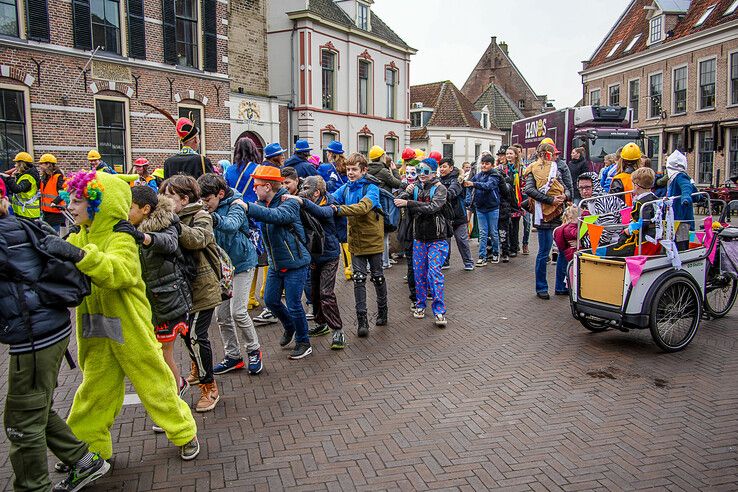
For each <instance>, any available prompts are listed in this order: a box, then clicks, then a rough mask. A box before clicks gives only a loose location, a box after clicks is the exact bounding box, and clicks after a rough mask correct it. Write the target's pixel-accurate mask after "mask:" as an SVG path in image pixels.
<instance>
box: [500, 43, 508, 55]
mask: <svg viewBox="0 0 738 492" xmlns="http://www.w3.org/2000/svg"><path fill="white" fill-rule="evenodd" d="M499 46H500V49H501V50H502V52H503V53H505V54H506V55H507V43H506V42H504V41H502V42H500V45H499Z"/></svg>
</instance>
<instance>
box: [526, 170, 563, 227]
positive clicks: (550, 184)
mask: <svg viewBox="0 0 738 492" xmlns="http://www.w3.org/2000/svg"><path fill="white" fill-rule="evenodd" d="M546 166H548V168H546ZM557 171H558V165H557V164H556V163H555V162H551V161H544V160H541V159H539V160H537V161H536V162H535V163H534V164H533V165H531V166H530V167H529V168H528V169H526V173H533V177H534V178H535V180H536V186H538V191H539V192H541V193H542V194H544V195H548V194H549V192H551V196H557V195H563V194H564V192H565V190H564V186H563V185H562V184H561V183H559V181H558V180H557V179H556V174H557ZM534 201H535V204H534V213H533V224H534V225H536V226H538V225H540V224H541V222H542V221H543V215H544V208H545V209H546V210H545V213H551V212H553V211H554V210H555V209H556V208H557V206H556V205H549V204H547V203H541V202H539V201H537V200H534Z"/></svg>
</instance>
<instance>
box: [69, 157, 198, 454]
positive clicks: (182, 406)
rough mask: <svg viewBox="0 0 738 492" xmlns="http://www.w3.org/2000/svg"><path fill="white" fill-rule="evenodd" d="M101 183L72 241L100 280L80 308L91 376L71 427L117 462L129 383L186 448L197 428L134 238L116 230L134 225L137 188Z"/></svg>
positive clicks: (111, 179)
mask: <svg viewBox="0 0 738 492" xmlns="http://www.w3.org/2000/svg"><path fill="white" fill-rule="evenodd" d="M96 180H97V181H98V183H100V184H101V185H102V187H103V196H102V203H101V204H100V209H99V211H98V212H97V213H95V215H94V217H93V218H92V224H91V225H90V226H89V228H86V227H83V228H82V230H81V231H80V232H79V233H77V234H72V235H71V236H69V238H68V241H69V242H70V243H72V244H73V245H75V246H77V247H79V248H82V249H84V250H85V257H84V258H83V259H82V261H80V262H79V263H77V268H79V269H80V271H82V272H83V273H85V274H87V275H89V277H90V278H91V279H92V292H91V294H90V295H89V296H88V297H87V298H86V299H85V300H84V302H83V303H82V304H81V305H80V306H79V307H77V310H76V311H77V313H76V316H77V349H78V357H79V366H80V369H81V371H82V376H83V377H82V384H81V385H80V387H79V388H78V389H77V393H76V394H75V395H74V402H73V403H72V409H71V411H70V413H69V418H68V419H67V423H68V424H69V427H71V429H72V431H73V432H74V433H75V435H76V436H77V437H78V438H79V439H80V440H82V441H85V442H87V443H89V445H90V450H91V451H94V452H98V453H100V455H101V456H102V457H103V458H104V459H109V458H110V457H111V456H112V454H113V443H112V438H111V436H110V427H111V426H112V425H113V421H114V420H115V417H116V415H118V412H120V410H121V408H122V406H123V396H124V394H125V381H124V377H127V378H128V379H129V380H130V381H131V383H132V384H133V387H134V388H135V390H136V393H137V394H138V396H139V398H140V399H141V402H142V403H143V405H144V407H145V408H146V411H147V412H148V413H149V415H150V416H151V418H152V419H153V421H154V422H155V423H156V424H157V425H158V426H160V427H161V428H163V429H164V431H165V432H166V435H167V437H168V438H169V440H170V441H172V442H173V443H174V444H175V445H177V446H182V445H184V444H187V443H188V442H190V441H191V440H192V439H193V438H194V437H195V435H196V434H197V426H196V424H195V420H194V419H193V418H192V412H191V411H190V408H189V407H188V406H187V404H186V403H185V402H184V401H183V400H182V399H181V398H179V394H178V388H177V383H176V382H175V380H174V377H173V376H172V371H171V370H170V369H169V367H168V366H167V364H166V362H164V356H163V355H162V351H161V345H160V344H159V342H157V341H156V337H155V336H154V328H153V326H152V324H151V307H150V305H149V301H148V300H147V298H146V287H145V285H144V282H143V280H142V278H141V263H140V261H139V258H138V247H137V246H136V243H135V242H134V240H133V238H132V237H131V236H129V235H128V234H124V233H118V232H113V226H114V225H115V224H116V223H118V221H120V220H121V219H126V220H127V219H128V212H129V210H130V207H131V189H130V186H129V185H128V184H127V183H126V182H125V181H124V180H122V179H120V178H118V177H117V176H115V175H111V174H107V173H104V172H98V173H97V174H96Z"/></svg>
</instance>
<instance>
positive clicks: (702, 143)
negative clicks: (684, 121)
mask: <svg viewBox="0 0 738 492" xmlns="http://www.w3.org/2000/svg"><path fill="white" fill-rule="evenodd" d="M697 139H698V140H697V143H698V153H697V159H698V161H697V181H698V182H699V183H700V184H712V163H713V159H714V158H715V154H714V152H713V147H712V145H713V140H712V132H711V131H709V130H708V131H702V132H698V133H697Z"/></svg>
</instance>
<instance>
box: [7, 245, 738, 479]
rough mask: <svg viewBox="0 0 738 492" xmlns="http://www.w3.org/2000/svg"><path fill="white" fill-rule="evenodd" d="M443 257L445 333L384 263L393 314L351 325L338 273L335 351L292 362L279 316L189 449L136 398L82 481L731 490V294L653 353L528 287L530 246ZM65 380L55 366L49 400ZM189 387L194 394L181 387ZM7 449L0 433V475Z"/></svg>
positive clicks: (202, 421) (734, 381)
mask: <svg viewBox="0 0 738 492" xmlns="http://www.w3.org/2000/svg"><path fill="white" fill-rule="evenodd" d="M533 249H535V248H533ZM452 255H453V256H452V259H453V261H454V263H455V264H454V265H453V267H452V269H451V270H448V271H447V289H446V293H447V302H448V309H449V313H448V319H449V325H448V328H446V329H445V330H440V329H437V328H435V327H434V326H433V322H432V320H431V319H429V318H426V319H424V320H415V319H413V318H412V316H411V314H410V310H409V302H408V301H407V300H406V299H407V287H406V285H405V284H404V283H403V281H402V276H403V275H404V270H405V268H404V265H403V264H399V265H396V266H395V267H393V268H392V269H391V270H389V271H388V273H387V276H388V284H389V287H390V295H391V296H392V302H391V317H390V319H391V321H390V325H389V326H387V327H384V328H376V329H372V332H371V336H370V338H368V339H357V338H356V334H355V329H354V328H353V327H352V325H353V323H354V321H355V319H354V313H353V312H352V309H350V306H352V299H353V295H352V292H351V291H352V286H351V283H349V282H345V281H344V280H342V279H340V280H339V281H338V284H337V285H338V291H339V299H340V301H341V305H342V306H343V311H342V312H343V316H344V320H345V321H346V323H347V325H348V327H349V328H348V330H347V331H348V332H349V333H348V335H349V336H348V346H347V348H346V350H344V351H343V352H332V351H331V350H330V349H329V344H330V340H329V338H330V337H329V336H327V337H322V338H319V339H317V340H315V341H314V346H315V349H316V350H315V353H314V354H313V355H312V356H310V357H309V358H308V359H305V360H302V361H289V360H287V358H286V353H285V352H284V351H282V350H280V349H279V346H278V344H277V339H278V337H279V335H280V330H279V328H277V325H271V326H268V327H262V328H259V329H258V330H259V335H260V337H261V342H262V345H263V349H264V354H265V355H264V362H265V365H266V369H265V371H264V373H262V374H261V375H259V376H251V377H250V376H248V375H247V374H246V372H245V371H240V372H236V373H230V374H227V375H225V376H222V377H220V378H219V379H218V383H219V385H220V389H221V394H222V395H223V398H222V400H221V403H220V404H219V406H218V407H217V408H216V410H215V411H214V412H211V413H207V414H196V416H195V419H196V420H197V424H198V427H199V432H200V440H201V444H202V453H201V454H200V457H199V458H198V459H197V460H195V461H193V462H188V463H184V462H182V461H181V460H180V459H179V456H178V452H177V449H176V448H175V447H174V446H173V445H171V444H169V443H168V441H167V440H166V438H165V437H164V436H163V435H157V434H154V433H153V432H151V420H150V419H148V418H147V416H146V412H145V411H144V409H143V407H142V406H141V405H140V404H136V403H135V398H133V401H134V403H132V404H129V405H126V406H124V407H123V410H122V412H121V414H120V415H119V417H118V419H117V420H116V423H115V425H114V426H113V429H112V433H113V440H114V446H115V447H114V450H115V456H114V458H113V471H112V472H111V473H110V474H109V475H108V476H107V477H106V478H105V479H104V480H101V481H100V482H98V483H97V484H96V487H95V489H96V490H126V491H140V490H150V489H159V490H164V489H169V490H180V489H181V490H197V491H204V490H223V489H230V490H253V489H257V490H266V489H271V490H279V489H300V490H325V489H329V490H339V489H343V490H351V489H360V490H380V489H403V490H411V489H464V490H471V489H474V490H486V489H494V488H504V489H505V490H531V489H533V490H555V489H563V490H585V489H587V490H589V489H610V490H622V489H645V488H654V487H656V488H668V489H670V490H675V489H713V490H736V488H738V410H737V409H738V350H736V342H737V341H738V324H737V323H736V320H737V319H738V309H734V310H733V312H732V314H731V315H729V316H728V317H727V318H725V319H723V320H720V321H706V322H703V323H702V327H701V329H700V331H699V333H698V334H697V337H696V339H695V340H694V341H693V342H692V344H691V345H690V346H689V347H688V348H687V349H686V350H685V351H683V352H680V353H677V354H664V353H661V352H660V351H659V350H658V349H657V347H656V346H655V345H654V344H653V343H652V342H651V339H650V335H649V333H648V332H647V331H642V332H630V333H621V332H605V333H600V334H590V333H588V332H587V331H586V330H584V329H583V328H582V327H580V326H579V325H578V323H576V322H575V321H574V320H573V319H572V318H571V314H570V311H569V306H568V300H567V299H566V298H561V297H554V298H553V299H552V300H550V301H541V300H538V299H536V298H535V295H534V289H533V278H532V276H533V273H532V272H533V261H534V256H533V255H531V256H522V257H519V258H517V259H515V260H513V261H512V263H510V264H507V265H505V264H498V265H490V266H488V267H486V268H482V269H478V270H476V271H474V272H464V271H461V268H460V267H461V262H460V261H459V257H458V253H457V252H456V251H455V248H454V251H453V252H452ZM549 273H550V277H551V280H553V266H550V267H549ZM369 287H370V295H369V297H370V299H372V298H373V295H372V293H371V287H372V286H371V284H369ZM551 287H553V284H551ZM370 305H371V303H370ZM211 333H212V338H213V339H214V340H215V348H216V352H217V355H218V356H220V355H221V354H222V346H221V344H220V343H219V336H218V331H217V328H215V327H213V329H212V330H211ZM0 350H2V352H0V354H1V355H0V358H2V364H3V366H4V365H5V364H7V350H6V349H5V348H2V349H0ZM180 352H181V355H182V368H184V369H185V370H186V369H187V368H188V367H189V364H188V362H187V361H186V360H185V357H184V355H185V354H184V350H180ZM218 360H220V359H218ZM79 381H80V375H79V373H78V372H77V371H70V370H69V369H64V370H63V371H62V374H61V377H60V381H59V384H60V387H59V389H58V391H57V403H56V407H57V408H58V409H60V411H61V414H63V415H65V414H66V413H67V412H68V409H69V405H70V404H71V401H72V396H73V394H74V391H75V389H76V387H77V385H78V384H79ZM5 392H6V382H5V381H4V380H3V381H2V382H1V383H0V394H2V395H3V396H4V395H5ZM128 392H129V393H132V390H131V389H130V387H129V390H128ZM187 398H188V400H189V401H191V402H192V403H193V405H194V402H195V398H196V391H195V390H192V391H191V394H190V395H189V396H188V397H187ZM7 451H8V443H7V440H6V439H5V436H4V434H3V435H2V437H0V463H1V464H2V466H0V488H4V489H10V487H11V480H12V471H11V467H10V463H9V462H8V460H7ZM53 462H54V460H53V457H50V459H49V465H50V467H51V465H53ZM52 476H53V477H54V479H60V478H61V476H60V475H58V474H54V473H52Z"/></svg>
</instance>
